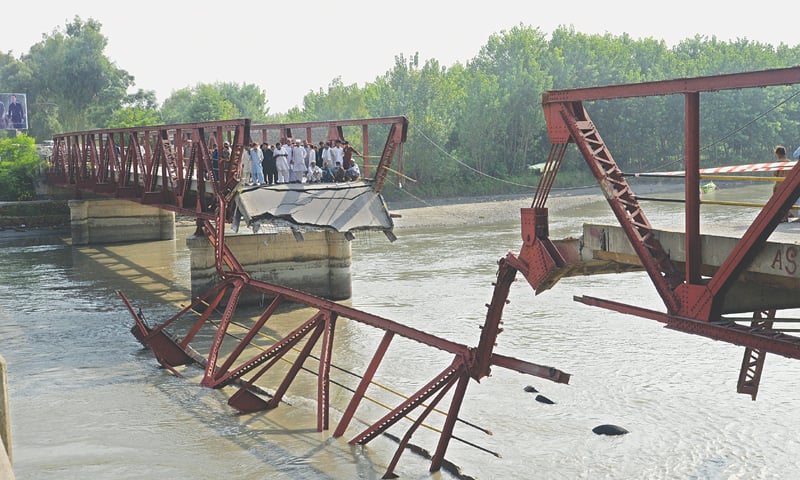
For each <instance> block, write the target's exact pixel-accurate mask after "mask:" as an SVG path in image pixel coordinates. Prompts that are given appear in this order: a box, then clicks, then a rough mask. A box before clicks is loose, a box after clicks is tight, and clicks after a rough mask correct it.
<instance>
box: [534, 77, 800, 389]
mask: <svg viewBox="0 0 800 480" xmlns="http://www.w3.org/2000/svg"><path fill="white" fill-rule="evenodd" d="M797 83H800V67H791V68H784V69H774V70H765V71H758V72H744V73H734V74H726V75H713V76H708V77H698V78H689V79H675V80H663V81H655V82H645V83H639V84H626V85H610V86H604V87H589V88H580V89H573V90H558V91H551V92H546V93H544V94H543V95H542V107H543V109H544V114H545V120H546V123H547V129H548V134H549V136H550V141H551V143H552V144H553V148H552V149H551V153H550V157H549V158H548V163H547V167H546V168H545V169H544V171H545V173H544V175H543V176H542V178H541V179H540V183H539V186H538V189H537V194H536V199H535V200H534V204H533V205H532V211H534V212H541V211H544V212H545V213H546V209H544V205H545V200H546V198H547V196H548V194H549V191H550V186H551V185H552V183H553V179H554V178H555V175H556V173H557V171H558V167H559V165H560V163H561V157H562V156H563V148H565V147H566V145H567V144H568V143H571V142H572V143H575V144H576V146H577V147H578V150H579V152H580V153H581V155H582V156H583V158H584V160H585V161H586V163H587V165H588V167H589V169H590V170H591V172H592V174H593V175H594V177H595V179H596V180H597V182H598V184H599V185H600V188H601V190H602V192H603V194H604V195H605V197H606V200H607V201H608V203H609V205H610V207H611V209H612V211H613V212H614V214H615V216H616V217H617V220H618V221H619V223H620V226H621V227H622V228H623V230H624V232H625V234H626V236H627V238H628V240H629V241H630V243H631V246H632V247H633V249H634V251H635V253H636V255H637V256H638V258H639V261H640V262H641V265H642V266H643V267H644V268H645V270H646V271H647V273H648V275H649V277H650V280H651V281H652V282H653V285H654V286H655V288H656V291H657V292H658V294H659V295H660V297H661V299H662V301H663V302H664V305H665V307H666V312H664V313H661V312H654V311H651V310H648V309H643V308H641V307H636V306H633V305H626V304H624V303H618V302H612V301H608V300H600V299H594V298H592V297H586V296H584V297H576V301H579V302H582V303H586V304H588V305H594V306H599V307H603V308H607V309H611V310H615V311H618V312H622V313H626V314H631V315H637V316H641V317H643V318H649V319H653V320H657V321H660V322H664V323H666V325H667V327H668V328H672V329H675V330H680V331H683V332H687V333H692V334H696V335H702V336H706V337H709V338H713V339H715V340H721V341H725V342H729V343H733V344H737V345H742V346H744V347H746V352H745V359H744V360H743V363H742V370H741V372H740V379H742V378H743V379H746V380H741V381H740V388H739V391H740V392H742V393H748V394H750V395H751V396H752V398H753V399H754V400H755V396H756V393H757V389H758V379H760V375H761V367H762V366H763V355H764V354H766V353H767V352H772V353H776V354H779V355H783V356H786V357H788V358H800V338H798V337H796V336H793V335H789V334H787V333H785V332H781V331H779V330H773V329H772V328H773V322H758V323H757V325H758V326H757V327H756V326H754V325H751V326H749V327H748V326H743V325H741V324H740V323H736V322H737V321H742V320H740V319H739V320H737V319H728V318H724V317H723V316H722V314H721V312H722V310H723V305H724V302H725V297H726V295H727V294H728V293H729V292H730V290H731V287H732V285H733V284H734V282H735V281H736V280H737V279H738V277H739V275H740V274H742V272H744V271H745V269H746V268H747V266H748V265H749V264H750V262H752V260H753V258H754V257H755V256H756V255H757V254H758V253H759V252H760V251H761V250H762V249H763V247H764V245H765V243H766V241H767V239H768V238H769V236H770V234H772V232H773V231H774V230H775V228H776V227H777V225H778V224H779V222H780V221H781V219H782V218H783V217H784V216H785V215H786V213H787V212H788V210H789V208H790V207H791V206H792V205H793V204H794V203H795V202H796V201H797V199H798V197H799V196H800V162H799V163H797V164H796V165H795V166H794V167H793V168H792V170H791V171H790V172H789V174H788V176H787V177H786V178H785V180H784V181H783V182H782V185H781V186H779V187H778V189H777V190H776V192H775V194H774V195H773V196H772V197H771V198H770V200H769V201H768V202H767V203H766V205H765V206H764V207H763V209H762V210H761V212H760V213H759V214H758V216H757V217H756V219H755V220H754V221H753V222H752V224H751V225H750V226H749V228H748V229H747V231H746V232H745V233H744V234H743V235H742V238H741V239H740V240H739V242H738V244H737V245H736V247H735V248H734V249H733V251H732V252H731V253H730V254H729V255H728V257H727V258H726V259H725V261H724V262H723V264H722V265H721V266H720V268H719V269H718V270H717V271H716V272H715V273H714V274H713V275H712V276H711V278H710V279H704V278H702V276H701V273H700V269H701V260H700V259H701V255H700V253H701V242H700V198H699V192H700V188H699V186H700V175H699V163H700V162H699V159H700V140H699V139H700V133H699V132H700V121H699V119H700V114H699V111H700V93H701V92H713V91H719V90H728V89H741V88H756V87H767V86H776V85H791V84H797ZM670 94H683V95H684V97H685V117H686V121H685V136H686V141H685V145H686V147H685V148H686V152H685V155H686V165H685V169H684V170H685V192H684V194H685V222H686V225H685V227H686V228H685V251H686V261H685V269H684V271H683V272H680V271H677V270H676V269H675V267H674V265H673V262H672V261H671V260H670V257H669V253H668V252H666V251H665V250H664V248H663V247H662V246H661V245H660V243H659V241H658V240H657V238H656V237H655V236H654V235H653V229H652V227H651V225H650V222H649V220H648V219H647V217H646V216H645V214H644V210H643V209H642V206H641V205H640V204H639V202H638V199H637V197H636V196H635V195H634V194H633V192H632V190H631V188H630V185H628V182H627V180H626V178H625V175H624V174H623V173H622V171H621V170H620V168H619V167H618V166H617V164H616V162H615V161H614V159H613V157H612V156H611V153H610V151H609V149H608V146H607V145H606V144H605V142H604V141H603V140H602V138H601V137H600V134H599V131H598V128H597V126H596V125H595V124H594V123H593V122H592V121H591V119H590V118H589V115H588V113H587V112H586V110H585V109H584V107H583V102H584V101H589V100H602V99H611V98H630V97H644V96H654V95H670ZM532 215H533V213H529V214H527V217H530V216H532ZM527 217H526V214H525V212H523V232H525V230H526V229H527V231H528V233H527V234H524V235H523V236H524V238H531V239H533V240H532V241H530V242H529V243H530V245H529V244H528V242H526V244H525V245H524V246H523V250H522V252H521V254H520V257H519V259H520V260H521V261H522V265H521V266H520V269H521V270H523V271H525V272H529V273H526V274H525V275H526V277H527V278H528V280H529V282H531V284H532V285H533V286H534V288H537V286H538V285H540V284H541V283H542V282H543V281H544V279H545V278H548V277H551V276H553V275H554V272H557V271H558V270H559V269H561V268H562V265H560V263H561V262H562V260H563V259H562V258H561V257H560V256H559V255H557V253H558V252H556V251H555V249H553V248H549V247H548V239H547V234H546V232H547V228H546V227H545V226H543V225H541V223H542V221H546V216H543V215H538V214H537V215H536V218H537V220H536V221H533V222H531V221H529V220H526V218H527ZM534 228H535V231H534ZM543 232H544V233H543ZM755 315H760V312H756V313H754V318H757V317H755ZM771 316H772V317H774V310H773V311H772V314H771ZM754 322H755V321H754ZM753 365H756V366H757V367H754V366H753ZM754 369H755V370H754ZM756 371H757V373H756Z"/></svg>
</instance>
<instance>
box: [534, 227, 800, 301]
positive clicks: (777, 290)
mask: <svg viewBox="0 0 800 480" xmlns="http://www.w3.org/2000/svg"><path fill="white" fill-rule="evenodd" d="M746 228H747V226H746V225H730V224H728V225H709V226H704V233H703V234H702V235H701V262H702V267H701V272H702V274H703V276H704V278H706V277H711V276H713V275H714V273H715V272H716V271H717V269H718V268H719V266H720V265H722V263H723V262H724V261H725V259H726V258H727V256H728V255H729V254H730V253H731V251H732V250H733V249H734V247H735V246H736V243H737V242H738V241H739V239H740V238H741V235H742V233H743V232H744V231H745V230H746ZM653 232H654V235H655V237H656V238H657V239H658V241H659V242H660V243H661V245H663V246H664V249H665V250H666V251H667V252H669V256H670V259H671V261H672V262H673V263H674V264H675V265H676V268H677V269H679V270H682V269H683V268H684V262H685V260H686V255H685V254H686V246H685V245H686V243H685V234H684V233H683V232H680V231H671V230H653ZM799 241H800V222H790V223H782V224H780V225H779V226H778V228H777V229H776V230H775V232H773V233H772V235H771V236H770V237H769V240H768V242H767V243H766V245H765V246H764V248H763V249H762V250H761V252H759V253H758V254H757V255H756V257H755V258H754V260H753V261H752V262H751V264H750V265H749V266H748V267H747V269H746V270H745V271H744V272H743V273H742V275H740V278H739V279H738V281H737V283H736V285H735V286H734V288H733V289H732V291H731V293H730V294H729V295H728V296H727V298H726V301H725V306H724V313H735V312H753V311H757V310H759V309H765V308H768V307H770V308H778V309H783V308H800V295H798V292H800V258H798V250H800V244H799ZM555 243H556V244H557V246H558V249H559V251H560V252H561V253H562V255H563V256H564V257H565V259H566V260H567V266H565V267H563V268H561V269H557V270H556V271H554V272H553V274H552V275H551V278H550V279H548V282H547V285H546V286H545V288H549V287H550V286H552V285H553V284H554V283H555V282H556V281H557V280H558V279H559V278H562V277H566V276H576V275H593V274H604V273H617V272H625V271H631V270H638V269H641V262H640V260H639V257H638V256H637V255H636V252H635V251H634V249H633V247H632V246H631V244H630V242H629V241H628V238H627V236H626V235H625V232H624V230H623V229H622V227H620V226H619V225H600V224H592V223H587V224H585V225H584V226H583V234H582V236H581V238H579V239H565V240H560V241H557V242H555Z"/></svg>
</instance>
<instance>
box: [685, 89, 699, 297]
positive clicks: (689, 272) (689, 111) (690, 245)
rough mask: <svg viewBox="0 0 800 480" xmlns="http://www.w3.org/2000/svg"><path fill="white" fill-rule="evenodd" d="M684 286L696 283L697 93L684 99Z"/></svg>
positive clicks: (697, 213) (697, 268) (697, 219)
mask: <svg viewBox="0 0 800 480" xmlns="http://www.w3.org/2000/svg"><path fill="white" fill-rule="evenodd" d="M684 98H685V106H684V110H685V115H686V120H685V126H684V128H685V136H686V167H685V170H686V193H685V195H686V219H685V221H686V238H685V242H686V282H687V283H690V284H693V285H697V284H699V283H700V259H701V255H700V93H699V92H689V93H686V94H685V96H684Z"/></svg>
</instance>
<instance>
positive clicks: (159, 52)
mask: <svg viewBox="0 0 800 480" xmlns="http://www.w3.org/2000/svg"><path fill="white" fill-rule="evenodd" d="M738 5H741V4H738ZM9 12H10V13H9ZM794 13H796V4H795V3H794V2H793V1H788V0H784V1H773V0H762V1H759V2H757V4H748V6H747V7H746V8H742V7H739V6H737V4H736V3H735V2H729V1H726V2H721V1H716V0H713V1H702V2H701V1H699V0H692V1H688V0H672V1H662V2H642V1H641V0H639V1H629V0H626V1H623V0H602V1H597V0H594V1H586V0H573V1H571V2H565V3H560V2H537V1H530V0H518V1H513V0H491V1H484V2H476V1H474V0H462V1H450V0H441V1H434V0H427V1H423V0H404V1H400V2H384V1H380V0H338V1H336V0H328V1H321V0H300V1H297V2H291V1H290V2H268V1H267V2H265V1H254V0H236V1H233V2H231V3H228V2H226V1H214V2H203V1H201V2H198V1H192V2H189V1H184V0H168V1H167V0H162V1H155V0H136V1H133V2H123V3H118V2H108V1H103V0H66V1H61V2H53V1H52V0H27V1H22V2H15V3H14V7H13V9H11V10H6V14H5V17H6V18H5V20H4V21H3V31H2V35H0V51H2V52H6V53H7V52H9V51H10V52H11V53H12V54H13V55H14V56H15V57H19V56H20V55H22V54H24V53H27V52H28V50H29V49H30V47H31V46H32V45H34V44H36V43H38V42H40V41H41V40H42V36H43V35H49V34H50V33H52V32H53V30H54V29H61V30H63V28H64V25H66V24H67V23H68V22H71V21H72V19H73V18H74V17H75V16H76V15H77V16H79V17H81V18H82V19H84V20H85V19H88V18H93V19H95V20H97V21H99V22H100V23H101V24H102V28H101V33H102V34H103V35H104V36H105V37H106V38H107V39H108V46H107V47H106V51H105V53H106V55H107V56H108V57H109V58H110V59H111V61H112V62H114V63H115V64H116V66H117V67H118V68H121V69H124V70H126V71H127V72H128V73H130V74H131V75H133V76H134V77H135V82H136V85H135V89H139V88H141V89H144V90H154V91H155V92H156V96H157V99H158V101H159V103H161V102H163V101H164V99H166V98H167V97H169V96H170V94H171V93H172V92H173V91H175V90H179V89H181V88H185V87H194V86H196V85H197V84H199V83H215V82H236V83H239V84H242V83H248V84H255V85H257V86H258V87H260V88H261V89H262V90H263V91H264V92H266V97H267V107H268V108H269V112H270V113H284V112H286V111H287V110H289V109H290V108H292V107H295V106H298V107H302V103H303V97H304V96H305V95H306V94H307V93H309V92H319V91H320V90H322V91H327V89H328V86H329V85H330V84H331V82H332V81H333V80H334V79H336V78H340V79H341V81H342V82H343V83H344V84H345V85H352V84H357V85H359V86H363V85H364V84H365V83H367V82H372V81H374V80H375V78H377V77H380V76H383V75H384V74H386V72H388V71H389V70H391V69H392V67H393V65H394V63H395V57H397V56H399V55H403V56H404V57H405V58H406V59H409V58H411V57H412V56H413V55H414V54H417V53H418V54H419V59H420V65H422V64H424V62H425V61H426V60H428V59H436V60H437V61H438V62H439V63H440V65H442V66H445V67H450V66H452V65H454V64H456V63H461V64H465V63H467V62H468V61H469V60H471V59H472V58H474V57H475V56H476V55H478V53H479V52H480V49H481V47H482V46H484V45H485V44H486V43H487V41H488V39H489V37H490V36H491V35H493V34H499V33H501V32H502V31H509V30H510V29H512V28H513V27H515V26H518V25H520V24H522V25H524V26H530V27H534V28H539V29H540V30H541V31H542V32H543V33H544V34H545V35H547V37H548V38H549V34H550V33H551V32H552V31H553V30H555V29H556V28H558V27H559V26H567V27H569V26H572V27H574V28H575V30H576V31H578V32H581V33H587V34H605V33H609V34H612V35H615V36H618V35H622V34H624V33H627V34H628V35H630V36H631V37H632V38H634V39H641V38H655V39H657V40H664V41H665V42H666V43H667V45H668V46H673V45H675V44H677V43H678V42H680V41H681V40H684V39H686V38H693V37H694V36H696V35H701V36H705V37H708V38H711V37H716V38H717V39H718V40H721V41H734V40H737V39H748V40H751V41H756V42H761V43H766V44H771V45H774V46H777V45H779V44H781V43H784V44H786V45H789V46H796V45H798V44H800V35H798V34H797V30H796V27H795V26H794V25H793V22H794V20H796V19H795V18H794V17H795V16H794V15H793V14H794ZM10 15H11V16H13V19H10V18H9V16H10ZM786 66H789V65H786ZM135 89H134V90H135Z"/></svg>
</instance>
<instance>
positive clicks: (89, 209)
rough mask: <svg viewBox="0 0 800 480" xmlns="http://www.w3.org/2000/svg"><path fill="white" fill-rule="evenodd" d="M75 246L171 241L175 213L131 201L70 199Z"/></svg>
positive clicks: (173, 236)
mask: <svg viewBox="0 0 800 480" xmlns="http://www.w3.org/2000/svg"><path fill="white" fill-rule="evenodd" d="M68 203H69V210H70V225H71V230H72V244H73V245H93V244H104V243H118V242H139V241H150V240H171V239H173V238H175V212H171V211H168V210H162V209H160V208H155V207H150V206H147V205H142V204H140V203H137V202H131V201H128V200H116V199H114V200H104V199H97V200H95V199H93V200H70V201H69V202H68Z"/></svg>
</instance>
